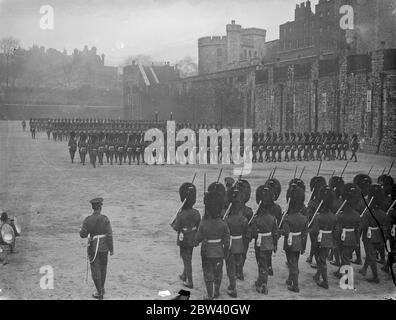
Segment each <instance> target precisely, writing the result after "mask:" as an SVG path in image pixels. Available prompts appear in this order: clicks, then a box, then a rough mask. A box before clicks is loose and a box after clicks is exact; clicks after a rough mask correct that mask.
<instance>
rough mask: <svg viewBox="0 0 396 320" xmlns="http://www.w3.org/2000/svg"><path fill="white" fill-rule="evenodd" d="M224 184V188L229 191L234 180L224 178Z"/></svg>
mask: <svg viewBox="0 0 396 320" xmlns="http://www.w3.org/2000/svg"><path fill="white" fill-rule="evenodd" d="M224 183H225V185H226V188H227V189H229V188H231V187H232V186H233V184H234V183H235V180H234V179H233V178H231V177H226V178H224Z"/></svg>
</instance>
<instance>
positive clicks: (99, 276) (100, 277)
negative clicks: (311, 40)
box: [80, 198, 114, 300]
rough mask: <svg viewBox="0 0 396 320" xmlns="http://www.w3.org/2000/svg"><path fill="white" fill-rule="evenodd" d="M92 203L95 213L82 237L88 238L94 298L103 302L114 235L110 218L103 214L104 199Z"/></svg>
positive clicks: (82, 232)
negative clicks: (94, 289)
mask: <svg viewBox="0 0 396 320" xmlns="http://www.w3.org/2000/svg"><path fill="white" fill-rule="evenodd" d="M90 203H91V205H92V209H93V213H92V215H90V216H88V217H87V218H85V220H84V222H83V225H82V228H81V231H80V237H81V238H87V237H88V249H87V250H88V259H89V263H90V265H91V273H92V280H93V282H94V284H95V287H96V290H97V292H96V293H94V294H93V295H92V296H93V297H94V298H95V299H99V300H103V296H104V294H105V282H106V274H107V260H108V253H109V252H110V255H111V256H112V255H113V254H114V248H113V233H112V230H111V225H110V220H109V218H107V217H106V216H105V215H103V214H102V213H101V211H102V205H103V198H95V199H92V200H91V201H90Z"/></svg>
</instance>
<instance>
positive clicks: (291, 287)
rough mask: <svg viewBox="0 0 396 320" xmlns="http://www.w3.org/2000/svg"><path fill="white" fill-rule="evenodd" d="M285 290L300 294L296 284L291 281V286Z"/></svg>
mask: <svg viewBox="0 0 396 320" xmlns="http://www.w3.org/2000/svg"><path fill="white" fill-rule="evenodd" d="M287 289H288V290H289V291H292V292H296V293H299V292H300V288H299V287H298V283H295V282H294V281H293V284H291V285H288V286H287Z"/></svg>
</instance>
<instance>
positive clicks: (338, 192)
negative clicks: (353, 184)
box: [329, 176, 345, 267]
mask: <svg viewBox="0 0 396 320" xmlns="http://www.w3.org/2000/svg"><path fill="white" fill-rule="evenodd" d="M329 187H330V188H331V189H332V190H334V193H335V199H334V203H333V208H332V211H333V212H334V213H336V212H337V211H338V208H340V207H341V205H342V203H343V199H342V195H343V193H344V187H345V183H344V179H343V178H342V177H339V176H333V177H331V178H330V179H329ZM333 258H334V261H333ZM329 260H330V263H331V264H332V265H334V266H337V267H339V266H340V264H341V262H340V250H339V248H338V246H334V248H332V249H331V250H330V255H329Z"/></svg>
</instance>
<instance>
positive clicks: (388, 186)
mask: <svg viewBox="0 0 396 320" xmlns="http://www.w3.org/2000/svg"><path fill="white" fill-rule="evenodd" d="M377 182H378V184H380V185H382V186H383V187H384V192H385V195H390V194H391V193H392V186H393V185H394V180H393V178H392V176H389V175H387V174H383V175H381V176H379V177H378V180H377Z"/></svg>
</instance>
